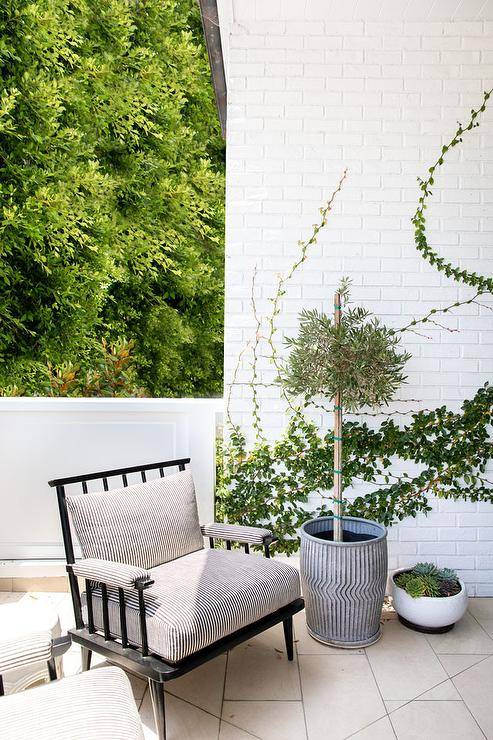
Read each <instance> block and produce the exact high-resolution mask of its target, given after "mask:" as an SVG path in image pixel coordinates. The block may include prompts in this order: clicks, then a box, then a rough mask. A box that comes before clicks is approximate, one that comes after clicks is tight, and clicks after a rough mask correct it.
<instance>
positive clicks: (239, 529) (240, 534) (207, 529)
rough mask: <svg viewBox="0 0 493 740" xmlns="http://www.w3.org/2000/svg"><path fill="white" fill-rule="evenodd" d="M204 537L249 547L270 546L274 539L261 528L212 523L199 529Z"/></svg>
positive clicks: (267, 531)
mask: <svg viewBox="0 0 493 740" xmlns="http://www.w3.org/2000/svg"><path fill="white" fill-rule="evenodd" d="M201 530H202V534H203V535H204V537H212V538H213V539H217V540H230V541H231V542H241V543H245V544H249V545H270V543H271V542H274V540H275V537H274V535H273V534H272V532H271V531H270V529H263V528H262V527H244V526H242V525H241V524H221V523H220V522H212V523H211V524H204V525H203V526H202V527H201Z"/></svg>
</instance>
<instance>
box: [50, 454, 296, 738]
mask: <svg viewBox="0 0 493 740" xmlns="http://www.w3.org/2000/svg"><path fill="white" fill-rule="evenodd" d="M189 462H190V460H189V459H181V460H172V461H167V462H158V463H153V464H149V465H139V466H136V467H129V468H122V469H119V470H108V471H104V472H100V473H89V474H87V475H79V476H75V477H71V478H61V479H58V480H53V481H50V486H53V487H56V490H57V495H58V505H59V510H60V516H61V523H62V532H63V541H64V545H65V552H66V557H67V571H68V574H69V581H70V588H71V592H72V601H73V606H74V612H75V623H76V627H75V628H74V629H72V630H70V634H71V637H72V639H73V641H74V642H76V643H78V644H79V645H80V646H81V648H82V658H83V660H82V662H83V669H84V670H86V669H88V668H89V667H90V662H91V653H92V651H95V652H97V653H100V654H101V655H103V656H105V658H106V659H107V660H109V661H110V662H112V663H116V664H118V665H120V666H121V667H123V668H127V669H129V670H130V671H133V672H134V673H136V674H138V675H140V676H141V677H143V678H147V679H148V681H149V688H150V694H151V699H152V704H153V709H154V717H155V720H156V727H157V732H158V737H159V738H160V740H164V738H165V736H166V730H165V708H164V691H163V684H164V682H166V681H169V680H171V679H173V678H177V677H178V676H181V675H183V674H184V673H187V672H188V671H190V670H192V669H193V668H196V667H197V666H199V665H201V664H202V663H205V662H206V661H208V660H211V659H212V658H214V657H216V656H217V655H219V654H220V653H223V652H225V651H227V650H229V649H231V648H233V647H234V646H235V645H238V644H239V643H241V642H243V641H244V640H248V639H250V638H251V637H253V636H254V635H256V634H258V633H260V632H262V631H264V630H266V629H268V628H269V627H272V626H273V625H275V624H278V623H280V622H283V625H284V635H285V640H286V651H287V656H288V659H289V660H293V614H295V613H296V612H298V611H300V610H301V609H303V606H304V603H303V599H302V598H301V597H300V583H299V576H298V572H297V570H296V569H295V568H292V567H291V566H289V565H286V564H285V563H281V562H278V561H277V560H271V559H269V546H270V545H271V544H272V542H274V541H275V540H274V537H273V535H272V533H271V532H270V531H269V530H267V529H262V528H257V527H242V526H237V525H229V524H215V523H214V524H210V525H206V526H203V527H200V525H199V520H198V514H197V505H196V500H195V491H194V485H193V479H192V475H191V472H190V470H189V469H186V466H187V464H188V463H189ZM173 467H177V468H178V472H177V473H175V474H165V469H166V472H167V473H169V472H170V471H169V470H168V469H169V468H173ZM135 474H137V475H138V476H140V478H141V481H142V482H138V483H136V484H133V485H129V479H131V478H132V476H133V475H135ZM153 476H156V477H153ZM115 478H118V479H121V481H122V483H123V487H122V488H117V489H113V488H112V489H111V490H110V485H109V480H110V479H115ZM147 478H149V480H148V479H147ZM151 478H152V479H151ZM130 482H131V481H130ZM88 484H89V485H88ZM74 486H77V489H76V490H75V491H74V488H73V487H74ZM101 486H102V490H99V491H96V488H101ZM80 487H81V488H80ZM89 487H90V488H91V491H89ZM81 489H82V491H81ZM69 514H70V519H71V522H72V526H73V529H74V531H75V534H76V535H77V538H78V540H79V543H80V546H81V550H82V554H83V558H84V559H82V560H79V561H77V562H76V561H75V557H74V547H73V541H72V533H71V525H70V520H69ZM204 537H206V538H209V544H210V548H208V549H205V548H204ZM217 540H223V541H225V542H226V548H225V549H224V548H217V549H215V548H214V544H215V542H216V541H217ZM232 542H238V543H240V544H241V545H242V546H243V550H244V552H243V551H241V550H238V549H232V547H231V543H232ZM251 545H256V546H258V548H262V549H263V551H264V554H265V556H266V557H259V556H257V555H253V554H252V555H250V554H249V548H250V546H251ZM79 578H82V579H84V580H85V593H83V594H82V597H81V594H80V591H79V581H78V579H79Z"/></svg>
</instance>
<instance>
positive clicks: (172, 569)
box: [93, 550, 300, 663]
mask: <svg viewBox="0 0 493 740" xmlns="http://www.w3.org/2000/svg"><path fill="white" fill-rule="evenodd" d="M151 578H153V579H154V585H153V586H151V587H150V588H149V589H147V590H146V591H145V592H144V593H145V599H146V613H147V617H148V618H147V634H148V641H149V649H150V651H151V652H153V653H156V654H157V655H160V656H161V657H162V658H164V659H165V660H167V661H169V662H171V663H176V662H178V661H180V660H182V659H183V658H185V657H187V656H188V655H191V654H192V653H194V652H196V651H197V650H200V649H202V648H204V647H207V645H210V644H211V643H213V642H215V641H216V640H219V639H221V638H222V637H225V636H226V635H229V634H231V633H232V632H235V631H236V630H238V629H241V628H242V627H246V626H247V625H249V624H251V623H252V622H255V621H256V620H257V619H261V618H262V617H265V616H267V615H268V614H270V613H272V612H274V611H276V610H277V609H280V608H281V607H283V606H286V605H287V604H289V603H290V602H292V601H294V600H295V599H297V598H298V597H299V596H300V582H299V575H298V571H297V570H296V569H295V568H293V567H291V566H290V565H286V564H285V563H281V562H279V561H277V560H268V559H267V558H263V557H258V556H256V555H245V554H244V553H241V552H237V551H234V550H232V551H228V550H199V551H197V552H194V553H192V554H190V555H186V556H185V557H183V558H179V559H178V560H174V561H173V562H170V563H167V564H166V565H161V566H159V567H157V568H153V569H152V570H151ZM109 594H110V604H109V615H110V627H111V631H112V632H113V633H114V634H118V635H119V634H120V628H119V624H120V622H119V613H118V601H117V592H116V591H115V590H112V589H110V590H109ZM93 607H94V608H93V611H94V621H95V623H96V625H97V626H98V627H99V628H101V625H102V613H101V612H102V609H101V598H100V596H99V594H98V592H97V591H96V592H95V596H94V599H93ZM127 629H128V637H129V640H130V642H134V643H136V644H140V631H139V620H138V604H137V596H136V595H135V594H132V593H129V594H127Z"/></svg>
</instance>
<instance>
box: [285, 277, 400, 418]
mask: <svg viewBox="0 0 493 740" xmlns="http://www.w3.org/2000/svg"><path fill="white" fill-rule="evenodd" d="M343 297H344V298H346V301H347V297H348V294H347V290H346V289H344V290H343ZM399 342H400V337H399V335H398V334H396V332H395V331H394V330H393V329H389V328H388V327H386V326H385V325H384V324H382V323H381V322H380V320H379V319H378V318H376V317H375V316H372V314H371V313H370V312H369V311H367V310H366V309H364V308H361V307H358V306H356V307H351V306H348V305H347V302H346V305H345V306H344V310H343V311H342V316H341V322H340V325H339V326H336V325H335V323H334V320H333V318H332V316H330V315H329V314H325V313H322V312H320V311H317V310H316V309H313V310H304V311H303V312H302V313H301V314H300V327H299V332H298V335H297V336H296V337H293V338H289V339H288V340H287V345H288V347H289V348H290V350H291V351H290V354H289V357H288V360H287V363H286V366H285V368H284V372H283V374H282V378H281V380H282V382H283V383H284V385H285V387H286V389H287V390H288V391H289V392H290V393H293V394H295V395H302V396H304V397H305V399H306V400H307V401H309V400H311V399H313V398H314V397H317V396H324V397H326V398H334V396H335V395H336V393H337V392H338V391H340V392H341V395H342V405H343V407H344V409H345V410H348V411H357V410H358V409H361V407H362V406H371V407H377V406H381V405H384V404H388V403H389V402H390V401H391V400H392V398H393V396H394V394H395V392H396V390H397V389H398V388H399V386H400V385H401V384H402V383H403V382H404V381H405V379H406V376H405V375H404V373H403V368H404V365H405V364H406V362H407V361H408V360H409V359H410V357H411V355H410V354H409V353H407V352H402V351H400V350H399Z"/></svg>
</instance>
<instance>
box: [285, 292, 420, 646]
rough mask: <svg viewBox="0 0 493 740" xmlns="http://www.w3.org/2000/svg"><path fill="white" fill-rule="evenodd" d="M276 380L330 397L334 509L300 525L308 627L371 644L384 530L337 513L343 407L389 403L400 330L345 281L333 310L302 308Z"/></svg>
mask: <svg viewBox="0 0 493 740" xmlns="http://www.w3.org/2000/svg"><path fill="white" fill-rule="evenodd" d="M287 343H288V346H289V348H290V354H289V357H288V359H287V362H286V365H285V367H284V369H283V373H282V377H281V381H282V383H283V384H284V386H285V388H286V390H287V391H288V392H289V393H291V394H295V395H301V396H303V397H304V399H305V402H306V403H309V402H310V401H313V400H314V399H316V398H317V397H320V396H322V397H324V398H326V399H330V400H331V401H333V404H334V469H333V474H334V480H333V502H334V503H333V514H332V516H322V517H318V518H317V519H311V520H309V521H307V522H305V523H304V524H303V526H302V527H301V531H300V535H301V578H302V583H303V589H304V596H305V601H306V619H307V626H308V631H309V633H310V634H311V635H312V636H313V637H314V638H315V639H317V640H319V641H320V642H323V643H327V644H330V645H336V646H338V647H347V648H358V647H363V646H365V645H371V644H372V643H373V642H375V641H376V640H377V639H378V638H379V636H380V616H381V610H382V603H383V598H384V596H385V585H386V579H387V542H386V539H387V532H386V529H385V527H384V526H382V525H381V524H379V523H378V522H373V521H369V520H365V519H360V518H355V517H346V516H344V500H343V485H342V484H343V410H344V409H345V410H347V411H351V412H355V411H358V410H361V409H362V407H364V406H371V407H372V408H377V407H380V406H382V405H385V404H388V403H389V402H390V401H391V400H392V398H393V397H394V394H395V392H396V390H397V389H398V388H399V386H400V385H401V383H403V382H404V380H405V376H404V375H403V372H402V370H403V367H404V365H405V363H406V362H407V360H408V359H409V357H410V355H409V354H407V353H406V352H401V351H399V347H398V345H399V336H398V335H397V334H396V332H394V331H393V330H392V329H389V328H388V327H386V326H384V325H383V324H381V322H380V321H379V320H378V319H377V318H375V317H374V316H371V315H370V313H369V312H368V311H366V310H365V309H363V308H360V307H351V306H350V305H349V283H348V281H346V280H345V281H343V283H342V284H341V287H340V289H339V290H338V291H337V292H336V294H335V298H334V314H333V316H330V315H327V314H324V313H320V312H318V311H316V310H311V311H303V312H302V314H301V316H300V329H299V333H298V336H297V337H295V338H292V339H288V340H287Z"/></svg>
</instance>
